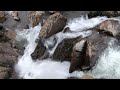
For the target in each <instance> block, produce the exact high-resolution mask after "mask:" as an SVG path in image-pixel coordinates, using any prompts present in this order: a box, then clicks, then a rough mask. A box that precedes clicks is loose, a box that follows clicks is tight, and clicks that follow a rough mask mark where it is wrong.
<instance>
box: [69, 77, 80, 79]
mask: <svg viewBox="0 0 120 90" xmlns="http://www.w3.org/2000/svg"><path fill="white" fill-rule="evenodd" d="M67 79H79V78H78V77H68V78H67Z"/></svg>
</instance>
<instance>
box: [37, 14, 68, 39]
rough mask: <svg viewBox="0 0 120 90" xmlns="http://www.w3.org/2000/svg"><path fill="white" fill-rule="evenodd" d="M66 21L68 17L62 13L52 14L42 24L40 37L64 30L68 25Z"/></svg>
mask: <svg viewBox="0 0 120 90" xmlns="http://www.w3.org/2000/svg"><path fill="white" fill-rule="evenodd" d="M66 22H67V20H66V18H64V17H63V16H62V15H61V14H60V13H55V14H53V15H50V16H49V17H48V19H47V20H46V21H45V23H44V25H43V26H42V28H41V31H40V34H39V37H40V38H44V39H47V38H49V37H51V36H52V35H54V34H56V33H58V32H60V31H62V30H63V28H64V27H65V25H66Z"/></svg>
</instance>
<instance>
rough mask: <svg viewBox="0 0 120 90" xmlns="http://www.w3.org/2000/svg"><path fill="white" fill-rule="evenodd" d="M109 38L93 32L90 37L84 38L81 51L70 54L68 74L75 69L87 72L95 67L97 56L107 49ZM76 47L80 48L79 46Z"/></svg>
mask: <svg viewBox="0 0 120 90" xmlns="http://www.w3.org/2000/svg"><path fill="white" fill-rule="evenodd" d="M111 38H112V37H111V36H107V35H106V34H104V33H98V31H97V30H93V33H92V35H90V36H88V37H87V38H85V40H86V41H85V43H84V44H83V45H84V46H83V49H82V51H77V52H76V51H73V52H72V55H71V65H70V68H69V72H70V73H72V72H73V71H75V70H77V69H80V70H89V69H91V68H92V67H93V66H95V64H96V62H97V60H98V58H99V56H100V55H101V53H102V52H103V51H104V50H105V49H106V48H107V46H108V42H109V41H110V40H111ZM78 43H79V42H78ZM78 46H79V47H81V46H80V45H78Z"/></svg>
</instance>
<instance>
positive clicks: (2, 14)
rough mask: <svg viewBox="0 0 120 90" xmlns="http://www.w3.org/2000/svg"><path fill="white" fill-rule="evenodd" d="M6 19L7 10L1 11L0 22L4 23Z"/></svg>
mask: <svg viewBox="0 0 120 90" xmlns="http://www.w3.org/2000/svg"><path fill="white" fill-rule="evenodd" d="M5 20H6V17H5V12H3V11H0V23H3V22H4V21H5Z"/></svg>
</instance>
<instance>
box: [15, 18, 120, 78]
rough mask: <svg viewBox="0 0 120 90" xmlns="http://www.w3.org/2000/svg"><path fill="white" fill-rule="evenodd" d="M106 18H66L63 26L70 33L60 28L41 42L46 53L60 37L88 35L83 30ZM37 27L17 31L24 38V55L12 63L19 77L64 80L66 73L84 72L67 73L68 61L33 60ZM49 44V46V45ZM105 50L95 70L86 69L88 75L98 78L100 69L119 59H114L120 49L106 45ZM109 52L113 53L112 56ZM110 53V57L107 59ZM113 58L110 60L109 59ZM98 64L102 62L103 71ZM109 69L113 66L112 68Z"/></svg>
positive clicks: (53, 47)
mask: <svg viewBox="0 0 120 90" xmlns="http://www.w3.org/2000/svg"><path fill="white" fill-rule="evenodd" d="M107 19H108V18H107V17H96V18H92V19H88V18H83V17H80V18H76V19H73V20H69V21H68V24H67V25H66V27H67V26H68V27H70V29H71V31H72V32H66V33H64V32H63V31H62V32H59V33H57V34H55V35H53V36H52V37H50V38H48V39H47V40H45V43H44V45H45V46H46V47H47V49H48V51H49V53H50V56H52V55H53V53H54V51H55V49H56V47H57V46H58V44H59V43H60V42H61V41H62V40H63V39H65V38H76V37H78V36H82V37H86V36H89V35H90V34H91V33H92V31H91V30H88V31H87V29H90V28H93V27H95V26H96V25H98V24H99V23H101V22H103V21H105V20H107ZM40 29H41V25H40V24H39V25H38V26H36V27H34V28H30V29H25V30H23V31H22V32H18V34H19V35H20V36H22V37H23V38H26V39H27V41H28V43H27V45H26V48H25V51H24V55H23V56H22V57H19V60H18V63H17V65H16V66H15V69H16V72H17V73H18V75H19V77H20V78H24V79H66V78H67V77H70V76H74V77H78V78H80V77H81V76H82V75H84V73H83V72H82V71H75V72H73V73H72V74H70V73H69V66H70V62H68V61H64V62H59V61H53V60H51V58H48V59H46V60H37V61H36V62H35V61H33V60H32V58H31V54H32V53H33V52H34V50H35V47H36V45H37V44H36V43H35V40H36V39H37V38H38V35H39V32H40ZM54 39H56V40H57V42H55V41H54ZM50 46H51V47H52V48H50ZM108 50H109V54H108V55H105V54H102V56H101V58H100V59H101V60H99V61H100V62H99V64H97V66H96V67H95V69H93V71H92V72H88V74H92V75H93V76H95V77H98V78H99V77H100V76H102V75H103V74H104V73H103V72H104V70H108V68H109V66H110V67H111V68H112V67H113V66H114V65H115V63H120V59H119V58H118V55H119V54H120V53H119V52H120V51H119V52H118V50H116V49H111V48H108ZM112 53H115V54H114V55H112ZM111 56H113V57H112V58H111ZM115 57H116V58H115ZM110 58H111V59H110ZM113 58H114V60H113V61H112V59H113ZM104 59H105V60H104ZM108 59H110V61H111V62H114V63H113V64H110V65H108V64H106V63H107V62H108ZM116 59H117V60H118V61H117V62H116V61H115V60H116ZM102 64H106V65H105V67H104V68H105V69H104V70H103V67H102ZM117 66H118V68H119V67H120V66H119V65H118V64H117ZM101 67H102V68H101ZM113 69H115V67H114V68H113ZM113 69H112V70H113ZM98 70H100V72H101V73H100V72H97V71H98ZM112 70H108V72H106V73H107V74H110V73H111V72H112ZM115 72H116V73H119V71H118V70H115ZM98 74H99V75H100V76H99V75H98ZM103 76H104V75H103ZM105 77H106V76H105ZM116 77H117V76H116ZM110 78H111V77H110Z"/></svg>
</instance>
